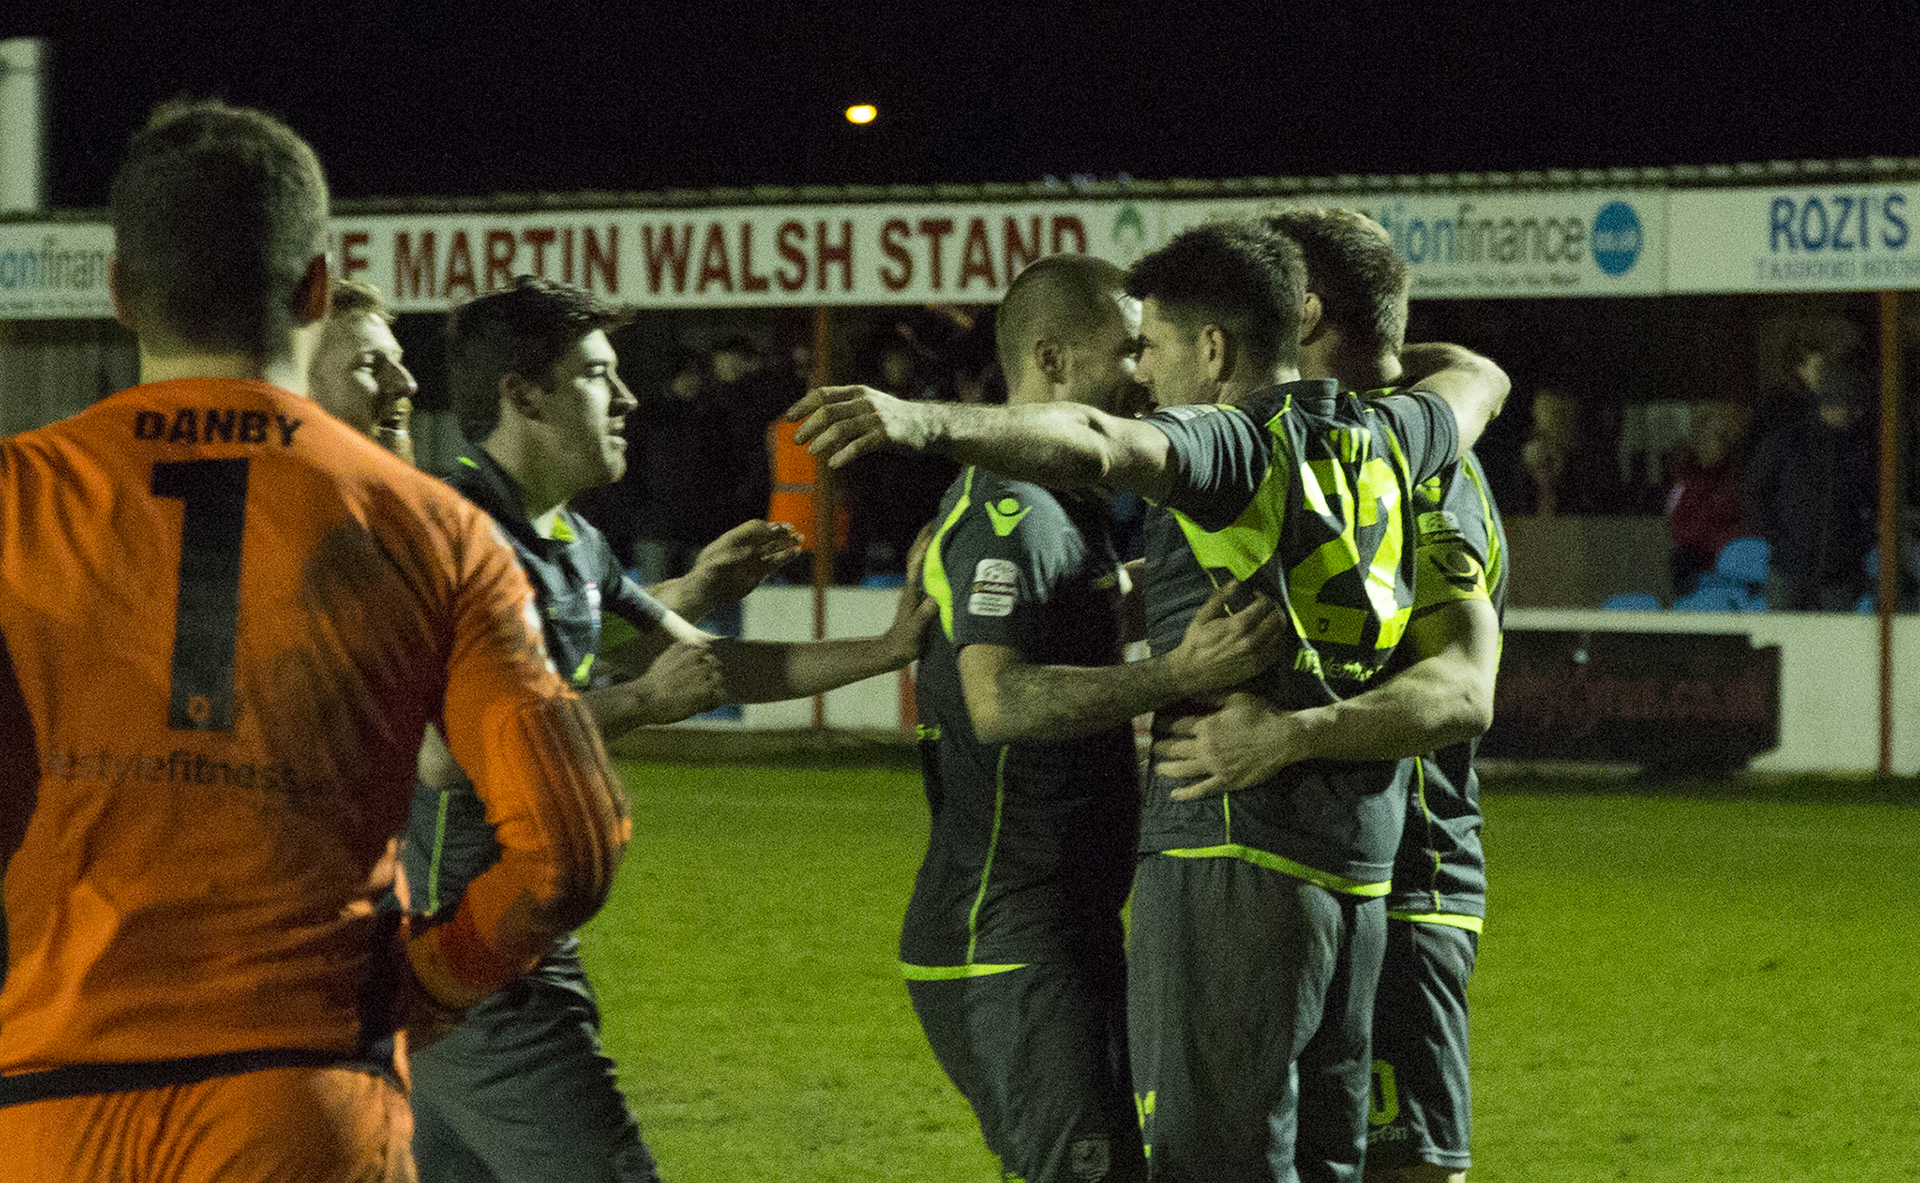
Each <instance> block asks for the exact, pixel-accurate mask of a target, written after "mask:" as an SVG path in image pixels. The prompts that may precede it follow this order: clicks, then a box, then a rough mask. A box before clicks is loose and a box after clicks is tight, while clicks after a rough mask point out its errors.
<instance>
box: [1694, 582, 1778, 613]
mask: <svg viewBox="0 0 1920 1183" xmlns="http://www.w3.org/2000/svg"><path fill="white" fill-rule="evenodd" d="M1746 598H1747V597H1746V596H1745V595H1743V594H1742V593H1741V592H1740V590H1739V589H1738V588H1733V587H1729V586H1727V585H1726V584H1724V583H1715V582H1711V581H1708V580H1702V581H1701V583H1700V586H1699V587H1698V588H1696V589H1694V590H1693V591H1692V592H1690V593H1688V594H1687V595H1684V596H1681V597H1680V598H1679V599H1677V600H1675V601H1674V602H1673V610H1674V611H1675V612H1741V611H1752V609H1750V608H1745V609H1743V608H1742V607H1741V602H1742V601H1743V600H1745V599H1746ZM1760 603H1761V606H1762V608H1763V609H1764V607H1765V605H1766V600H1765V599H1764V598H1762V599H1761V601H1760Z"/></svg>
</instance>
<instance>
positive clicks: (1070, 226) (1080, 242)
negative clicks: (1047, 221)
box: [1053, 214, 1087, 255]
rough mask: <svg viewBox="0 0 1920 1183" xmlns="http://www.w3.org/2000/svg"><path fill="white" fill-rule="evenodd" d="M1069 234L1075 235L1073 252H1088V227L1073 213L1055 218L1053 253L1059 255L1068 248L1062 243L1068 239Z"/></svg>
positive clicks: (1079, 253) (1080, 253) (1082, 253)
mask: <svg viewBox="0 0 1920 1183" xmlns="http://www.w3.org/2000/svg"><path fill="white" fill-rule="evenodd" d="M1068 235H1072V236H1073V253H1074V254H1076V255H1084V254H1086V253H1087V228H1086V227H1085V226H1082V225H1081V224H1080V219H1079V218H1076V217H1074V216H1073V215H1072V214H1061V215H1060V216H1058V217H1056V218H1054V220H1053V253H1054V254H1056V255H1058V254H1061V253H1063V252H1064V251H1065V250H1066V249H1067V248H1066V247H1064V246H1062V245H1061V244H1062V243H1064V242H1065V241H1066V239H1067V236H1068Z"/></svg>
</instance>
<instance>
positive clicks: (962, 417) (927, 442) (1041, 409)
mask: <svg viewBox="0 0 1920 1183" xmlns="http://www.w3.org/2000/svg"><path fill="white" fill-rule="evenodd" d="M787 419H788V420H790V421H798V422H799V423H800V428H799V430H798V431H797V432H795V434H794V438H795V440H797V441H798V442H800V443H803V444H805V445H806V446H807V450H808V451H809V452H811V453H813V454H814V455H816V456H824V457H825V458H826V460H827V463H828V464H829V465H831V466H833V467H835V468H838V467H840V466H841V465H844V464H846V463H848V462H849V461H851V460H854V459H855V458H857V457H859V456H863V455H865V454H866V453H868V452H871V451H873V450H874V449H875V448H881V447H888V446H892V447H901V448H910V449H912V450H914V451H921V452H939V453H942V454H944V455H947V456H951V457H952V458H953V459H955V460H958V461H960V462H961V463H963V464H978V465H980V466H981V467H982V468H991V469H993V470H994V471H995V472H1000V473H1004V474H1006V475H1007V476H1010V477H1013V478H1015V479H1017V480H1024V481H1032V482H1034V483H1035V484H1038V485H1045V486H1047V487H1048V488H1053V489H1068V488H1075V487H1078V486H1082V485H1096V484H1098V485H1106V486H1107V487H1108V488H1113V489H1124V490H1126V491H1128V492H1132V493H1138V494H1140V495H1141V496H1144V497H1148V498H1152V499H1155V500H1159V499H1161V498H1163V497H1164V496H1165V494H1166V492H1167V489H1168V487H1169V485H1170V480H1169V474H1168V472H1167V464H1168V449H1167V439H1166V436H1165V435H1163V434H1161V433H1160V432H1159V431H1157V430H1155V429H1154V428H1152V427H1149V426H1147V425H1146V424H1144V423H1142V422H1140V421H1139V420H1136V419H1123V418H1120V417H1118V416H1115V415H1108V414H1106V413H1104V412H1102V411H1097V410H1095V409H1094V408H1092V407H1088V406H1084V405H1082V404H1080V403H1072V402H1062V403H1029V404H1024V405H1021V406H1000V407H989V406H972V405H967V404H961V403H931V402H910V401H908V400H905V399H898V398H895V397H893V396H892V395H890V394H884V393H882V392H881V391H878V390H874V389H872V388H871V387H866V386H823V387H820V388H818V389H815V390H810V391H808V392H807V395H806V397H805V398H803V399H801V400H800V401H799V402H797V403H795V404H794V405H793V406H792V407H790V408H788V410H787Z"/></svg>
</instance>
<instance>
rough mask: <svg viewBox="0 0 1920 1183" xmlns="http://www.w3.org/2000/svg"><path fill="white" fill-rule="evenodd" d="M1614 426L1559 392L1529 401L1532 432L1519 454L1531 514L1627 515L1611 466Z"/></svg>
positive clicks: (1543, 391)
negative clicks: (1528, 486)
mask: <svg viewBox="0 0 1920 1183" xmlns="http://www.w3.org/2000/svg"><path fill="white" fill-rule="evenodd" d="M1618 439H1619V431H1618V425H1617V424H1608V423H1604V422H1602V421H1601V417H1600V412H1599V409H1598V408H1596V407H1594V406H1593V405H1592V404H1591V403H1589V402H1587V401H1586V400H1583V399H1581V398H1579V397H1578V396H1576V395H1574V394H1571V393H1569V392H1568V391H1567V390H1565V389H1564V388H1562V387H1557V386H1543V387H1541V388H1540V390H1539V391H1538V392H1537V393H1536V394H1535V395H1534V396H1533V432H1532V434H1531V435H1530V436H1529V437H1528V439H1527V443H1526V446H1525V448H1524V449H1523V450H1522V452H1521V460H1522V463H1524V464H1525V466H1526V470H1527V476H1528V477H1529V478H1530V480H1529V482H1528V483H1529V484H1530V485H1531V486H1532V488H1531V490H1530V491H1531V493H1532V498H1531V504H1530V506H1529V508H1530V509H1531V511H1532V512H1533V513H1534V514H1536V515H1538V516H1540V517H1543V518H1550V517H1553V516H1554V515H1555V514H1608V513H1624V512H1631V511H1630V510H1628V509H1626V508H1623V507H1624V506H1625V504H1626V491H1625V490H1624V489H1623V488H1622V487H1621V482H1620V473H1619V469H1618V466H1617V464H1616V463H1615V458H1616V448H1615V444H1616V443H1617V442H1618Z"/></svg>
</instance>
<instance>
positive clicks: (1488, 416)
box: [1400, 342, 1513, 452]
mask: <svg viewBox="0 0 1920 1183" xmlns="http://www.w3.org/2000/svg"><path fill="white" fill-rule="evenodd" d="M1400 365H1401V368H1402V370H1403V374H1402V376H1401V379H1400V385H1401V386H1402V387H1403V388H1411V387H1418V388H1419V389H1421V390H1431V391H1433V392H1434V393H1435V394H1437V395H1439V396H1440V397H1441V398H1443V399H1445V400H1446V402H1447V405H1448V406H1449V407H1452V408H1453V417H1454V421H1455V422H1456V423H1458V424H1459V427H1460V451H1461V452H1465V451H1467V450H1468V449H1469V448H1471V447H1473V445H1474V441H1476V440H1478V439H1479V438H1480V433H1481V432H1483V431H1485V430H1486V428H1487V424H1489V423H1491V422H1493V420H1494V417H1495V416H1497V415H1499V414H1500V408H1501V407H1502V406H1504V405H1505V404H1506V401H1507V391H1508V390H1509V389H1510V388H1511V387H1512V385H1513V384H1512V382H1511V381H1510V380H1509V379H1508V378H1507V372H1506V371H1505V370H1503V369H1501V368H1500V367H1499V366H1497V365H1495V364H1494V363H1493V362H1492V361H1491V360H1490V359H1488V358H1485V357H1482V356H1480V355H1479V354H1477V353H1475V352H1473V351H1472V350H1471V349H1467V348H1465V347H1463V346H1459V345H1445V344H1440V343H1438V342H1434V343H1430V344H1422V345H1409V346H1407V347H1406V348H1404V349H1402V350H1401V351H1400Z"/></svg>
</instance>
